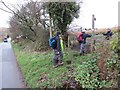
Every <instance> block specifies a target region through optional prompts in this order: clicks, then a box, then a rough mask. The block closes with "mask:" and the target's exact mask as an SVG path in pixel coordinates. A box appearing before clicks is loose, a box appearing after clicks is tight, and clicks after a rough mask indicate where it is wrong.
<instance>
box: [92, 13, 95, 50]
mask: <svg viewBox="0 0 120 90" xmlns="http://www.w3.org/2000/svg"><path fill="white" fill-rule="evenodd" d="M95 21H96V18H95V15H94V14H93V15H92V42H91V51H93V49H94V45H95Z"/></svg>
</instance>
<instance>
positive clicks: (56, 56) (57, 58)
mask: <svg viewBox="0 0 120 90" xmlns="http://www.w3.org/2000/svg"><path fill="white" fill-rule="evenodd" d="M53 52H54V56H53V64H54V65H56V64H57V63H58V62H59V63H62V59H63V52H62V51H59V52H58V50H56V49H54V50H53Z"/></svg>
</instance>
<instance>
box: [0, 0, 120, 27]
mask: <svg viewBox="0 0 120 90" xmlns="http://www.w3.org/2000/svg"><path fill="white" fill-rule="evenodd" d="M3 1H5V2H7V3H11V4H15V2H18V1H17V0H3ZM118 1H120V0H83V4H82V6H81V9H80V17H79V18H78V19H75V20H74V21H73V22H72V24H74V25H78V26H82V27H83V28H91V27H92V14H94V15H95V17H96V21H95V28H108V27H114V26H117V24H118ZM19 2H20V0H19ZM10 16H11V15H10V14H8V13H6V12H3V11H0V27H9V24H8V21H9V17H10Z"/></svg>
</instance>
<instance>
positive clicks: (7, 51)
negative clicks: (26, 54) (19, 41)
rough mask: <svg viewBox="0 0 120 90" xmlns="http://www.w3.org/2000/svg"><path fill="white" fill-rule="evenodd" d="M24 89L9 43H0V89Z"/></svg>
mask: <svg viewBox="0 0 120 90" xmlns="http://www.w3.org/2000/svg"><path fill="white" fill-rule="evenodd" d="M1 88H25V85H24V83H23V79H22V75H21V73H20V70H19V68H18V65H17V63H16V59H15V55H14V53H13V50H12V47H11V44H10V43H0V89H1Z"/></svg>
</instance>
